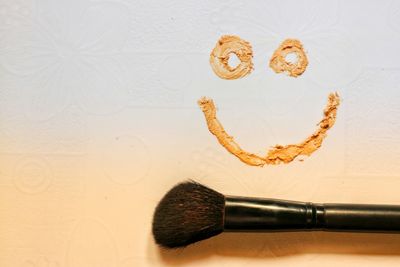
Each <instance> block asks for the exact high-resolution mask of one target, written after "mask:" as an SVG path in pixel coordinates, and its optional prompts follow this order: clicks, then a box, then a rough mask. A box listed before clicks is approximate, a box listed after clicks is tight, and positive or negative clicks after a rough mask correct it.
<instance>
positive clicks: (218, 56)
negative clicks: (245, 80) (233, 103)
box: [210, 35, 253, 80]
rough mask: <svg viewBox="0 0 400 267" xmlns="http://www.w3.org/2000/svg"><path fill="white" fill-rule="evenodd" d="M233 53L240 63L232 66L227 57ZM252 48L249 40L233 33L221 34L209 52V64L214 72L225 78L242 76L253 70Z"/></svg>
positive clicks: (230, 78) (231, 78) (232, 78)
mask: <svg viewBox="0 0 400 267" xmlns="http://www.w3.org/2000/svg"><path fill="white" fill-rule="evenodd" d="M231 54H235V55H236V56H237V57H238V59H239V60H240V63H239V64H238V65H237V66H235V67H232V66H230V65H229V57H230V56H231ZM252 59H253V50H252V48H251V45H250V43H249V42H247V41H245V40H243V39H241V38H240V37H238V36H235V35H224V36H222V37H221V38H220V39H219V40H218V42H217V44H216V45H215V47H214V49H213V50H212V51H211V54H210V64H211V67H212V69H213V71H214V73H215V74H216V75H217V76H218V77H220V78H222V79H226V80H234V79H239V78H242V77H244V76H246V75H248V74H250V72H251V71H252V70H253V62H252Z"/></svg>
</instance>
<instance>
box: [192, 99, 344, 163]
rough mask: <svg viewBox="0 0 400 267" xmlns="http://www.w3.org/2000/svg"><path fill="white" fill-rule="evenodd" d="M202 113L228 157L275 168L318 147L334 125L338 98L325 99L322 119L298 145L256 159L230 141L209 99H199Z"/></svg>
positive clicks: (285, 147) (275, 150) (273, 149)
mask: <svg viewBox="0 0 400 267" xmlns="http://www.w3.org/2000/svg"><path fill="white" fill-rule="evenodd" d="M198 104H199V106H200V108H201V109H202V111H203V113H204V117H205V119H206V122H207V126H208V129H209V131H210V132H211V133H212V134H213V135H215V137H216V138H217V140H218V142H219V143H220V144H221V145H222V146H223V147H225V149H226V150H228V151H229V152H230V153H231V154H233V155H235V156H236V157H237V158H239V159H240V160H241V161H242V162H244V163H246V164H248V165H251V166H260V167H262V166H264V165H266V164H267V165H276V164H280V163H289V162H292V161H293V160H294V159H295V158H297V157H298V156H301V155H303V156H310V155H311V154H312V153H313V152H315V151H316V150H317V149H318V148H320V147H321V145H322V141H323V140H324V139H325V137H326V136H327V131H328V130H329V129H330V128H331V127H332V126H333V125H334V124H335V121H336V114H337V109H338V106H339V105H340V98H339V95H338V94H337V93H331V94H329V96H328V103H327V105H326V107H325V109H324V117H323V119H322V120H321V121H320V122H319V123H318V128H317V130H316V131H315V132H314V133H313V134H311V135H310V136H309V137H307V138H306V139H305V140H304V141H302V142H300V143H298V144H290V145H286V146H283V145H276V146H274V147H273V148H272V149H270V150H269V151H268V152H267V155H266V156H259V155H256V154H253V153H249V152H247V151H244V150H243V149H242V148H241V147H240V146H239V144H237V143H236V142H235V141H234V138H233V137H232V136H230V135H229V134H228V133H227V132H226V131H225V129H224V127H223V126H222V124H221V123H220V122H219V120H218V119H217V116H216V107H215V105H214V101H213V100H212V99H209V98H206V97H203V98H201V99H200V100H199V101H198Z"/></svg>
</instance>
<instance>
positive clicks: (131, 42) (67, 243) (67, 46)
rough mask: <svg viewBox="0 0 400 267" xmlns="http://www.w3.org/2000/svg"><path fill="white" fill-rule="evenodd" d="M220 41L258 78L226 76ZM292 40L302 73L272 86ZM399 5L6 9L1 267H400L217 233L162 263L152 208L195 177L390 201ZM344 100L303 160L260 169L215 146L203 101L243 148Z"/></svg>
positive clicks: (364, 247)
mask: <svg viewBox="0 0 400 267" xmlns="http://www.w3.org/2000/svg"><path fill="white" fill-rule="evenodd" d="M223 34H236V35H239V36H240V37H242V38H243V39H245V40H247V41H249V42H250V43H251V44H252V46H253V49H254V54H255V55H254V65H255V70H254V71H253V73H252V74H251V75H250V76H248V77H246V78H244V79H240V80H235V81H225V80H221V79H219V78H218V77H216V76H215V75H214V73H212V71H211V68H210V66H209V63H208V59H209V53H210V51H211V49H212V48H213V46H214V44H215V43H216V41H217V40H218V38H219V37H220V36H221V35H223ZM286 38H298V39H300V40H301V41H302V42H303V44H304V46H305V48H306V50H307V55H308V57H309V61H310V65H309V67H308V68H307V70H306V72H305V73H304V74H303V75H302V76H301V77H299V78H297V79H293V78H290V77H286V76H285V75H277V74H275V73H273V72H272V71H271V70H270V69H269V68H268V67H267V66H268V60H269V57H270V55H271V54H272V53H273V51H274V50H275V49H276V48H277V47H278V46H279V44H280V43H281V42H282V41H283V40H284V39H286ZM399 47H400V2H399V1H123V0H115V1H88V0H79V1H78V0H58V1H50V0H38V1H32V0H26V1H25V0H24V1H22V0H0V266H7V267H8V266H10V267H14V266H24V267H27V266H35V267H56V266H57V267H64V266H65V267H70V266H78V267H86V266H91V267H92V266H107V267H113V266H118V267H128V266H170V265H172V266H180V265H183V266H230V267H234V266H265V265H272V264H273V265H274V266H337V265H340V266H398V265H399V264H400V257H399V255H400V236H398V235H392V234H387V235H379V234H345V233H284V234H258V235H251V234H240V235H235V234H222V235H220V236H218V237H216V238H214V239H210V240H207V241H205V242H202V243H199V244H197V245H195V246H190V247H188V248H186V249H184V250H175V251H161V250H159V249H158V248H157V247H156V246H155V244H154V242H153V240H152V237H151V227H150V225H151V219H152V213H153V210H154V207H155V205H156V204H157V201H158V200H159V199H160V198H161V197H162V195H163V194H164V193H165V192H166V191H167V190H168V189H169V188H170V187H171V186H173V185H174V184H176V183H177V182H180V181H181V180H183V179H186V178H195V179H196V180H198V181H201V182H203V183H205V184H207V185H209V186H210V187H213V188H215V189H217V190H219V191H221V192H223V193H226V194H236V195H249V196H250V195H253V196H269V197H276V198H286V199H297V200H304V201H316V202H318V201H320V202H323V201H326V202H357V203H361V202H364V203H392V204H400V195H399V188H400V187H399V186H400V175H399V171H400V164H399V158H400V152H399V151H400V115H399V114H400V113H399V111H400V110H399V109H400V105H399V103H400V91H399V90H400V86H399V84H400V83H399V82H400V56H399V55H400V54H399V51H398V49H399ZM332 91H338V92H339V94H340V95H341V97H342V99H343V104H342V105H341V107H340V109H339V114H338V121H337V124H336V125H335V127H334V128H333V129H332V130H331V131H330V132H329V136H328V138H327V139H326V141H325V142H324V144H323V146H322V148H321V149H320V150H319V151H318V152H317V153H315V154H314V155H313V156H312V157H310V158H306V159H305V161H304V162H294V163H292V164H289V165H285V166H276V167H265V168H254V167H249V166H246V165H244V164H243V163H241V162H240V161H239V160H237V159H236V158H234V157H233V156H231V155H229V154H228V153H227V152H226V151H225V150H224V149H223V148H222V147H220V146H219V145H218V144H217V142H216V140H215V138H214V137H213V136H211V135H210V134H209V132H208V130H207V129H206V125H205V123H204V118H203V115H202V114H201V112H200V110H199V108H198V107H197V105H196V101H197V100H198V99H199V98H200V97H201V96H203V95H206V96H209V97H212V98H213V99H214V100H215V102H216V104H217V106H218V107H219V113H218V116H220V119H221V121H222V122H223V124H224V125H225V126H226V128H227V130H228V132H230V133H231V134H232V135H234V136H235V137H237V139H236V140H237V141H238V143H240V144H243V147H245V148H246V149H247V150H249V151H252V152H257V153H261V154H262V153H265V149H266V148H268V146H271V145H274V144H276V143H279V144H288V143H293V142H298V141H299V140H301V138H303V137H306V136H308V135H309V134H310V133H311V132H312V131H313V130H314V127H315V123H316V122H318V121H319V119H320V118H321V111H322V109H323V107H324V105H325V103H326V97H327V95H328V93H329V92H332Z"/></svg>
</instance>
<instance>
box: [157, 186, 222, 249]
mask: <svg viewBox="0 0 400 267" xmlns="http://www.w3.org/2000/svg"><path fill="white" fill-rule="evenodd" d="M224 207H225V197H224V195H222V194H220V193H218V192H216V191H214V190H212V189H210V188H208V187H206V186H204V185H201V184H199V183H196V182H194V181H187V182H183V183H180V184H178V185H176V186H175V187H173V188H172V189H171V190H170V191H169V192H168V193H167V194H166V195H165V196H164V197H163V199H161V201H160V203H158V206H157V208H156V210H155V212H154V218H153V236H154V239H155V241H156V243H157V244H159V245H160V246H162V247H165V248H177V247H184V246H187V245H189V244H192V243H194V242H197V241H200V240H203V239H207V238H210V237H212V236H215V235H218V234H220V233H221V232H222V231H223V226H224V222H223V220H224Z"/></svg>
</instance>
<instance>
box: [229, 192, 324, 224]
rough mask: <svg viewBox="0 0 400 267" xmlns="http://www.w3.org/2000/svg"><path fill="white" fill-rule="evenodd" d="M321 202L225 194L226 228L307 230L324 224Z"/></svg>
mask: <svg viewBox="0 0 400 267" xmlns="http://www.w3.org/2000/svg"><path fill="white" fill-rule="evenodd" d="M322 218H323V206H318V205H314V204H312V203H306V202H297V201H287V200H278V199H268V198H246V197H235V196H227V197H226V198H225V213H224V230H225V231H269V230H271V231H274V230H275V231H281V230H306V229H314V228H319V227H323V221H322Z"/></svg>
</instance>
